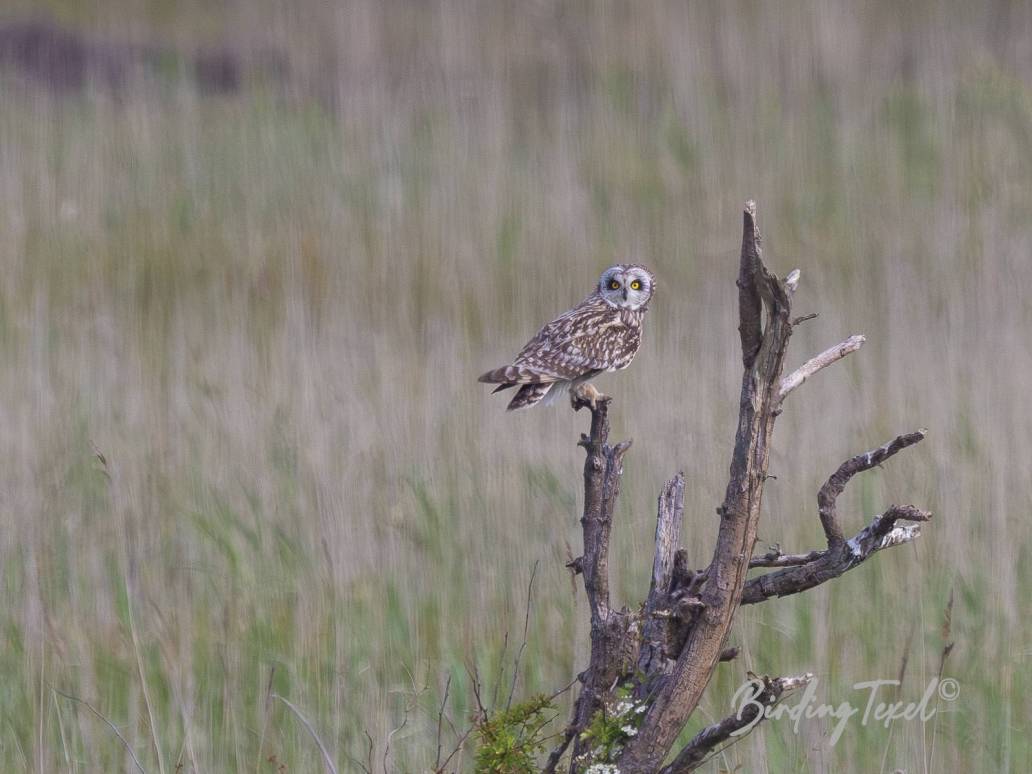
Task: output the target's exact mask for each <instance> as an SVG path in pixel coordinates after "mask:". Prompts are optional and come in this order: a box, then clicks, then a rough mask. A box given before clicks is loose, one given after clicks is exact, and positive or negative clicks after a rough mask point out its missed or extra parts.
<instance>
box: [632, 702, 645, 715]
mask: <svg viewBox="0 0 1032 774" xmlns="http://www.w3.org/2000/svg"><path fill="white" fill-rule="evenodd" d="M647 709H648V707H646V706H645V705H644V704H642V705H641V706H640V707H638V708H636V709H635V710H634V713H635V714H636V715H640V714H641V713H643V712H645V710H647Z"/></svg>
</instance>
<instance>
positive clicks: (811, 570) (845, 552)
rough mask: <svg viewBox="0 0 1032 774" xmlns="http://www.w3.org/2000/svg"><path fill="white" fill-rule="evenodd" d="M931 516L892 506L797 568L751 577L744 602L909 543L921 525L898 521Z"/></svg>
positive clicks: (793, 588)
mask: <svg viewBox="0 0 1032 774" xmlns="http://www.w3.org/2000/svg"><path fill="white" fill-rule="evenodd" d="M931 518H932V514H931V513H929V512H928V511H922V510H920V509H918V508H915V507H914V506H912V505H893V506H892V507H890V508H889V509H888V510H887V511H885V513H883V514H881V515H880V516H876V517H875V518H874V520H873V521H872V522H871V523H870V524H869V525H868V526H866V527H864V529H862V530H861V531H860V532H859V533H857V535H856V536H854V537H852V538H850V539H849V540H847V541H844V542H842V543H839V544H837V545H836V546H834V547H833V548H828V549H827V550H826V551H820V552H818V555H817V558H816V559H814V560H812V561H810V562H807V563H806V564H803V565H800V566H798V567H787V568H785V569H783V570H778V571H776V572H771V573H767V574H766V575H760V576H759V577H757V578H751V579H750V580H749V581H748V582H747V583H746V584H745V591H744V592H743V594H742V604H743V605H753V604H756V603H757V602H765V601H766V600H768V599H771V598H772V597H784V596H788V595H789V594H798V593H799V592H801V591H807V590H808V589H812V588H813V587H814V586H819V585H821V584H822V583H827V582H828V581H830V580H832V579H833V578H837V577H839V576H840V575H842V574H843V573H845V572H847V571H849V570H852V569H853V568H854V567H857V566H858V565H860V564H862V563H863V562H865V561H867V559H869V558H870V557H871V555H872V554H874V553H876V552H878V551H881V550H882V549H883V548H890V547H892V546H898V545H901V544H903V543H909V542H911V541H912V540H915V539H916V538H917V537H919V536H920V535H921V527H920V526H919V525H917V524H906V525H903V526H896V522H897V521H916V522H921V521H928V520H929V519H931Z"/></svg>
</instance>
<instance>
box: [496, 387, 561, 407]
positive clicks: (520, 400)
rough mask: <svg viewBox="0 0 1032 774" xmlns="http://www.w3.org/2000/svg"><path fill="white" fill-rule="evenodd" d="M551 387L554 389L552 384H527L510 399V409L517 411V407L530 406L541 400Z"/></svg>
mask: <svg viewBox="0 0 1032 774" xmlns="http://www.w3.org/2000/svg"><path fill="white" fill-rule="evenodd" d="M550 389H552V385H551V384H525V385H523V386H522V387H520V388H519V389H518V390H517V391H516V394H515V395H514V396H513V398H512V400H511V401H509V406H508V410H509V411H516V410H517V409H525V408H530V407H531V406H533V405H534V404H535V403H538V402H540V401H541V399H542V398H544V397H545V395H547V394H548V391H549V390H550ZM496 392H497V390H496Z"/></svg>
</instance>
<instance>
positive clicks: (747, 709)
mask: <svg viewBox="0 0 1032 774" xmlns="http://www.w3.org/2000/svg"><path fill="white" fill-rule="evenodd" d="M812 680H813V675H812V674H810V673H809V672H807V673H806V674H805V675H798V676H796V677H773V678H771V677H756V678H754V679H753V685H754V687H755V692H754V693H753V694H752V696H750V697H748V701H746V702H743V704H742V706H741V709H740V711H739V712H737V713H735V714H734V715H731V716H730V717H727V718H724V719H723V720H721V721H720V722H719V723H714V724H713V725H711V726H707V727H706V728H704V729H703V730H702V731H700V732H699V733H698V734H696V735H695V737H694V738H693V739H692V740H691V741H690V742H689V743H688V744H686V745H685V746H684V748H683V749H682V750H681V752H679V753H678V754H677V757H676V758H674V760H673V762H672V763H671V764H670V765H669V766H666V767H665V768H663V769H662V771H661V772H660V774H684V772H688V771H695V770H696V769H697V768H699V766H701V765H702V764H703V763H705V762H706V761H707V760H709V758H710V757H711V755H712V753H713V750H714V748H715V747H717V746H718V745H721V744H724V742H728V743H729V744H734V743H735V742H737V741H739V740H740V739H744V738H745V735H746V733H747V731H746V729H748V730H751V729H752V728H754V727H755V725H756V724H758V723H759V722H761V721H762V720H764V719H765V718H764V717H763V714H764V713H765V711H766V710H769V709H770V708H771V707H774V706H775V705H777V704H778V703H779V702H780V701H781V700H782V699H784V698H786V697H787V696H788V695H789V694H791V693H792V692H794V691H797V690H798V689H799V688H803V687H805V686H806V685H809V684H810V682H811V681H812ZM724 746H725V747H727V746H728V745H724ZM722 749H723V748H722Z"/></svg>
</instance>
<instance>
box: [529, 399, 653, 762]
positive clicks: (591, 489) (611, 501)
mask: <svg viewBox="0 0 1032 774" xmlns="http://www.w3.org/2000/svg"><path fill="white" fill-rule="evenodd" d="M609 402H610V399H609V397H607V396H605V395H600V396H598V397H597V398H594V399H591V400H588V399H584V398H581V397H580V396H579V395H577V394H574V396H573V406H574V408H575V409H576V410H578V411H579V410H580V409H582V408H588V409H590V410H591V433H590V435H586V436H582V437H581V441H580V445H581V446H583V447H584V449H585V451H586V453H587V454H586V457H585V460H584V515H583V517H582V518H581V526H582V528H583V533H584V554H583V556H581V557H579V558H578V559H575V560H574V561H573V562H572V563H571V564H572V565H573V566H574V571H575V572H577V571H579V572H580V573H581V574H582V576H583V578H584V590H585V592H586V593H587V596H588V605H589V607H590V609H591V656H590V659H589V662H588V668H587V670H585V672H584V674H583V675H582V680H581V681H582V683H583V687H582V688H581V692H580V695H579V696H578V697H577V700H576V702H575V703H574V709H573V720H572V722H571V723H570V725H569V726H568V727H567V729H566V731H565V732H564V737H563V741H562V742H560V744H559V745H558V746H557V747H556V748H555V749H554V750H553V751H552V754H551V755H550V756H549V761H548V765H547V766H546V771H554V770H555V766H557V765H558V762H559V759H560V758H561V757H562V755H563V752H564V751H565V749H566V747H567V746H568V745H569V744H570V741H573V740H575V741H574V758H576V757H577V756H578V755H579V754H580V753H581V751H582V747H583V745H584V743H583V742H582V740H581V739H580V738H579V737H578V734H579V732H580V731H582V730H583V729H585V728H586V727H587V725H588V723H589V722H590V720H591V717H592V715H594V713H595V712H596V711H597V710H598V708H599V707H600V706H601V703H602V698H603V696H604V695H605V692H606V691H607V690H609V688H610V687H611V686H612V685H613V684H614V683H615V681H616V680H617V679H618V678H619V677H620V676H621V675H622V674H624V673H626V672H629V671H631V669H632V668H633V665H634V663H635V662H636V661H637V652H636V647H637V643H636V642H635V641H634V640H633V639H632V638H630V637H628V628H629V627H630V625H631V623H632V620H633V619H632V616H631V615H630V613H629V612H628V611H626V610H622V611H615V610H612V609H611V607H610V601H609V535H610V532H611V530H612V526H613V513H614V511H615V509H616V501H617V498H618V497H619V494H620V477H621V476H622V475H623V457H624V454H626V453H627V450H628V449H629V448H630V447H631V442H630V441H623V442H621V443H618V444H616V446H610V445H609ZM632 645H633V647H634V648H635V652H633V653H631V652H628V648H629V647H631V646H632Z"/></svg>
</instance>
